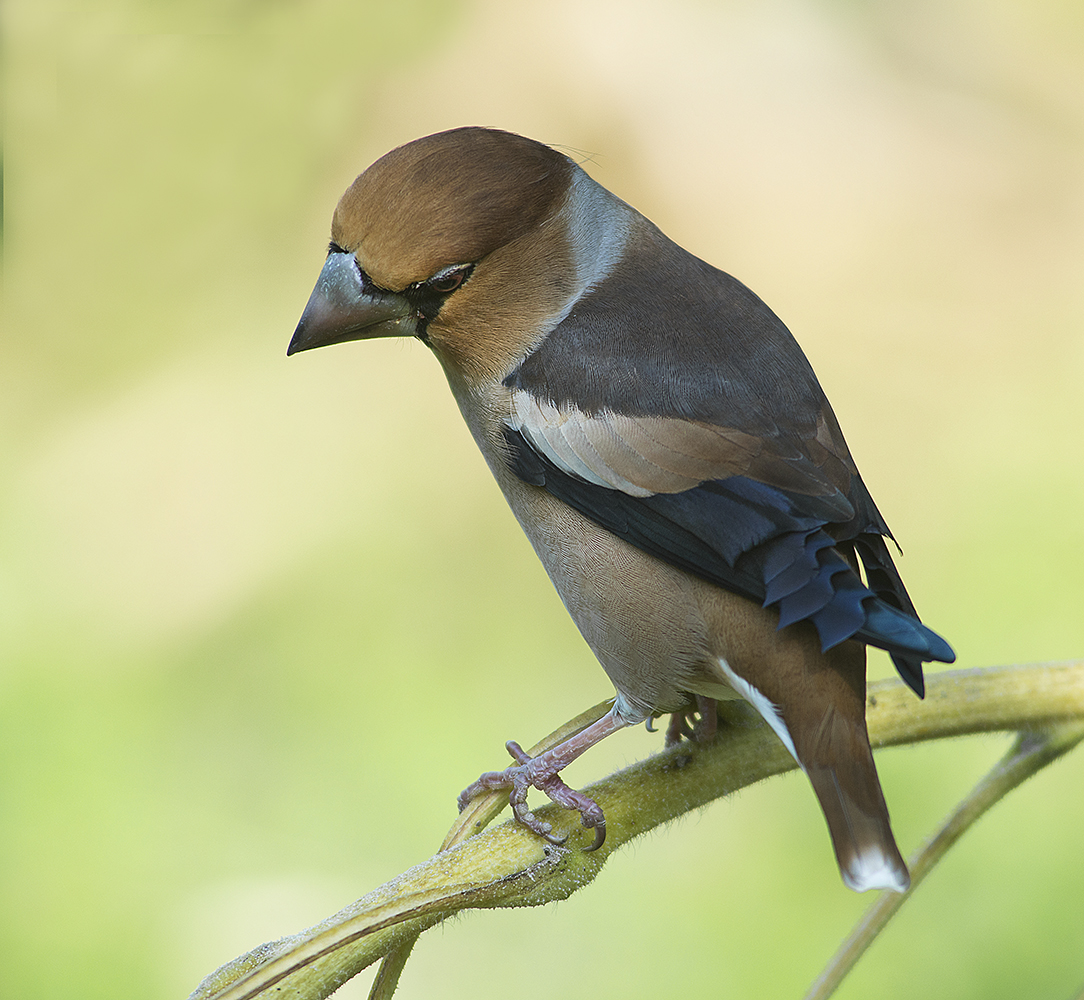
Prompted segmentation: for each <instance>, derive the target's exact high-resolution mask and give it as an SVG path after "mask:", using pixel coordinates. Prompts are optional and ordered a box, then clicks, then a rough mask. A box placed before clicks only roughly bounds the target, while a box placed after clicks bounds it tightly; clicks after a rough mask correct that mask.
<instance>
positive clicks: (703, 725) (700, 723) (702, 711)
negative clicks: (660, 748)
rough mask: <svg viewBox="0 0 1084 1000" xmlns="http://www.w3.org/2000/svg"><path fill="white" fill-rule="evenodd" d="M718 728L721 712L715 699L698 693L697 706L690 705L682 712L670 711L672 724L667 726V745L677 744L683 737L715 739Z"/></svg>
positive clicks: (704, 739)
mask: <svg viewBox="0 0 1084 1000" xmlns="http://www.w3.org/2000/svg"><path fill="white" fill-rule="evenodd" d="M718 729H719V713H718V711H717V710H716V702H715V699H714V698H705V697H704V696H703V695H700V694H698V695H696V705H695V707H693V706H690V707H689V708H687V709H683V710H682V711H680V712H671V713H670V724H669V725H668V726H667V727H666V746H668V747H672V746H675V745H676V744H678V743H680V742H681V741H682V740H683V739H685V740H695V741H696V742H697V743H707V742H709V741H710V740H713V739H715V734H716V732H718Z"/></svg>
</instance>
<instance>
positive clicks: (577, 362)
mask: <svg viewBox="0 0 1084 1000" xmlns="http://www.w3.org/2000/svg"><path fill="white" fill-rule="evenodd" d="M671 246H673V245H672V244H671ZM656 249H657V248H656ZM674 250H676V251H678V252H680V253H682V254H684V251H680V248H676V247H675V248H674ZM658 257H659V254H658V253H657V252H656V253H655V254H654V259H658ZM691 260H692V261H695V262H696V264H697V265H699V267H700V269H701V275H702V278H703V280H702V281H701V282H699V283H697V285H696V286H695V287H693V288H691V289H690V288H688V287H686V289H685V291H684V293H683V295H682V296H681V301H682V303H683V306H685V307H687V309H686V312H685V314H684V315H685V318H684V319H683V318H681V317H677V318H676V319H675V316H674V314H673V310H672V308H671V307H666V308H664V309H660V308H659V307H658V306H657V304H656V305H655V308H654V309H653V308H652V305H653V303H657V299H650V298H649V299H647V300H644V302H643V304H642V306H641V307H640V308H633V309H632V310H628V309H623V310H621V317H620V323H621V326H620V327H617V326H616V325H615V323H616V321H615V320H614V318H613V317H608V316H607V315H606V311H607V310H608V308H609V306H608V305H606V303H607V302H610V301H612V300H613V298H614V296H615V294H616V296H617V297H618V298H620V297H621V295H622V293H623V292H624V291H627V292H628V294H629V295H631V296H632V297H633V299H634V301H633V302H632V305H633V306H635V305H636V302H635V298H636V294H637V290H636V289H635V288H633V287H629V288H628V289H624V290H623V289H621V288H620V287H617V288H614V287H611V288H609V289H603V290H605V291H606V292H607V294H606V295H605V296H604V297H603V299H604V301H603V302H602V304H601V306H600V305H599V303H598V302H593V301H592V299H593V298H594V296H592V295H588V296H586V297H585V298H584V299H583V300H581V302H580V303H579V304H577V306H576V307H575V308H574V309H573V310H572V311H571V313H570V314H569V316H568V317H567V318H566V319H565V320H564V321H563V322H562V323H561V324H560V325H558V326H557V328H556V329H555V330H554V331H553V332H552V333H551V334H550V335H549V337H547V338H546V340H544V341H543V343H542V345H541V346H540V347H539V348H538V349H537V350H536V351H535V352H534V353H533V354H531V355H529V356H528V357H527V358H526V359H525V360H524V362H523V363H522V364H521V365H520V366H519V367H518V368H517V369H516V371H514V372H513V373H512V374H511V375H509V377H508V378H507V379H506V380H505V385H506V387H507V388H508V389H509V390H510V392H511V414H510V418H509V420H508V423H507V427H506V430H505V438H506V441H507V444H508V450H509V461H510V464H511V465H512V467H513V469H514V470H515V472H516V473H517V475H519V476H520V478H522V479H523V480H525V481H527V482H529V483H533V484H535V485H537V486H541V487H543V488H544V489H546V490H547V491H549V492H550V493H551V494H553V495H554V496H556V497H558V498H559V499H561V500H563V501H564V502H565V503H568V504H569V505H570V506H572V507H574V508H576V509H577V510H579V511H580V512H581V513H582V514H584V515H585V516H587V517H589V518H590V519H591V520H593V521H595V522H596V523H598V524H600V525H602V526H603V527H605V528H607V529H608V530H610V531H612V532H613V533H614V534H616V535H618V536H620V537H622V538H624V539H625V540H626V541H628V542H630V543H631V544H633V545H636V546H638V547H639V548H641V549H644V550H645V551H647V552H650V553H651V554H652V555H655V556H657V557H658V558H660V559H663V560H665V561H666V562H669V563H671V564H673V565H676V566H679V567H681V568H683V569H686V570H688V571H690V572H692V573H695V574H697V575H699V576H701V577H704V578H705V579H708V580H710V581H712V582H713V583H716V584H718V585H719V586H722V587H725V588H727V589H729V590H732V591H735V592H737V593H740V594H742V595H744V596H746V597H748V598H750V599H752V600H755V601H757V602H759V603H762V604H764V605H765V606H775V607H777V608H778V610H779V614H780V626H781V627H782V626H785V625H788V624H791V623H793V622H797V621H802V620H810V621H812V623H813V624H814V625H815V626H816V628H817V630H818V632H819V634H820V638H821V643H822V645H823V647H824V648H825V649H827V648H830V647H832V646H834V645H836V644H838V643H839V642H842V641H843V640H844V639H847V638H851V637H852V636H853V637H855V638H858V639H861V640H862V641H865V642H868V643H872V644H874V645H877V646H881V647H882V648H885V649H887V650H889V652H891V653H892V654H893V658H894V660H895V661H896V665H897V667H898V668H899V670H900V673H901V675H902V676H903V677H904V679H905V680H906V681H907V682H908V683H909V684H910V685H911V686H912V687H913V688H914V689H915V690H916V691H919V692H921V689H922V671H921V663H922V661H923V660H930V659H939V660H951V659H952V651H951V649H949V647H948V645H947V644H946V643H945V642H944V640H942V639H941V638H940V637H939V636H937V635H936V634H935V633H933V632H931V631H930V630H929V629H927V628H926V627H925V626H923V625H922V624H921V623H920V622H919V621H918V617H917V615H916V614H915V612H914V607H913V605H912V604H911V602H910V599H909V598H908V596H907V592H906V590H905V589H904V587H903V584H902V581H901V580H900V578H899V575H898V573H896V570H895V567H894V565H893V564H892V559H891V556H890V555H889V553H888V549H887V547H886V546H885V544H884V538H883V536H888V535H889V532H888V527H887V525H886V524H885V523H884V521H883V519H882V518H881V516H880V514H879V513H878V512H877V508H876V506H875V505H874V503H873V501H872V499H871V498H870V496H869V493H868V492H867V491H866V489H865V486H864V485H863V484H862V480H861V477H860V476H859V475H858V471H857V469H856V468H855V465H854V462H853V461H852V459H851V456H850V453H849V451H848V449H847V445H846V442H845V441H844V439H843V435H842V433H841V432H840V431H839V427H838V424H837V423H836V420H835V417H834V415H833V414H832V410H831V407H830V406H829V404H828V402H827V399H826V398H825V397H824V394H823V392H822V391H821V389H820V386H819V384H818V383H817V381H816V377H815V376H814V375H813V372H812V369H811V368H810V367H809V364H808V362H807V361H806V360H805V357H804V355H803V354H802V353H801V350H800V349H799V348H798V346H797V344H796V343H795V342H794V340H793V338H792V337H791V336H790V334H789V332H788V331H787V330H786V328H785V327H784V326H783V324H782V323H781V322H780V321H779V320H778V319H777V318H776V317H775V315H774V314H773V313H772V312H771V311H770V310H769V309H768V307H767V306H765V305H764V304H763V303H762V302H761V301H760V300H759V299H758V298H757V297H756V296H755V295H753V293H752V292H749V291H748V289H745V287H744V286H742V285H741V284H740V283H739V282H737V281H735V279H733V278H731V277H730V276H729V275H725V274H723V273H722V272H718V271H715V270H714V269H712V268H709V267H708V265H706V264H703V262H700V261H697V260H696V258H691ZM686 270H687V269H686ZM614 280H615V279H614V278H610V279H607V282H613V281H614ZM616 281H617V282H618V285H620V282H621V275H620V273H619V274H618V275H617V276H616ZM705 299H707V300H710V301H709V302H707V303H705V302H704V301H703V300H705ZM625 304H626V306H627V305H629V303H628V302H626V303H625ZM712 309H713V310H714V313H712V312H710V311H709V310H712ZM630 315H631V316H633V317H635V318H634V319H633V320H632V321H630V320H629V319H628V317H629V316H630ZM690 315H691V316H692V317H693V319H692V321H689V319H688V317H689V316H690ZM735 315H737V316H738V318H739V319H740V320H741V321H742V322H740V323H736V322H735V321H734V317H735ZM713 316H714V317H716V318H715V319H714V320H713V318H712V317H713ZM675 322H677V323H679V324H684V326H683V328H682V329H681V330H680V336H678V335H676V332H675V329H674V324H675ZM889 537H890V536H889ZM856 550H857V553H858V555H859V556H860V557H861V558H862V560H863V562H864V563H865V564H866V567H867V569H866V575H867V582H868V583H869V586H867V584H866V583H863V581H862V580H861V578H860V577H859V575H858V573H857V560H856V559H855V557H854V553H855V551H856Z"/></svg>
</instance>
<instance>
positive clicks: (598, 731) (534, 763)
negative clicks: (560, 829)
mask: <svg viewBox="0 0 1084 1000" xmlns="http://www.w3.org/2000/svg"><path fill="white" fill-rule="evenodd" d="M627 724H628V723H626V722H625V721H624V720H623V719H622V718H621V716H620V715H618V714H617V713H616V711H610V712H607V713H606V715H604V716H603V717H602V718H601V719H599V720H598V721H597V722H593V723H591V725H589V726H588V727H587V728H586V729H582V730H580V732H578V733H576V734H575V735H574V736H571V737H569V738H568V739H567V740H565V741H564V742H563V743H559V744H558V745H557V746H555V747H553V748H552V749H550V750H547V751H546V752H545V753H541V754H539V755H538V756H537V757H531V756H530V755H529V754H527V753H526V752H525V751H524V750H523V748H522V747H521V746H520V745H519V744H518V743H515V742H512V741H511V740H510V741H509V742H508V743H507V744H505V745H506V746H507V748H508V752H509V753H510V754H511V755H512V757H513V758H514V759H515V761H516V763H515V764H513V765H512V766H511V767H506V768H505V769H504V770H503V771H488V772H486V773H485V774H483V775H482V776H481V777H480V778H479V779H478V780H477V781H476V782H474V784H472V785H470V786H468V787H467V788H465V789H463V791H462V792H461V793H460V796H459V811H460V812H462V811H463V810H464V809H465V808H466V807H467V803H468V802H470V800H471V799H473V798H474V796H476V795H478V794H480V793H481V792H489V791H493V790H494V789H499V788H507V789H509V795H508V801H509V804H510V805H511V806H512V814H513V815H514V816H515V818H516V820H517V822H519V823H522V824H523V825H524V826H525V827H527V829H528V830H531V831H533V832H534V833H537V834H538V835H539V836H540V837H545V838H546V840H548V841H549V842H550V843H551V844H563V843H564V842H565V839H566V838H564V837H558V836H556V835H555V834H554V833H553V827H552V825H551V824H549V823H547V822H545V820H540V819H539V818H538V817H537V816H535V814H534V813H533V812H531V810H530V808H529V807H528V805H527V791H528V789H530V788H537V789H538V790H539V791H540V792H544V793H545V794H546V795H548V796H549V797H550V798H551V799H552V800H553V801H554V802H556V803H557V805H559V806H563V807H564V808H565V809H575V810H576V812H578V813H579V814H580V818H581V819H582V820H583V825H584V826H585V827H587V828H588V829H589V830H594V831H595V842H594V843H593V844H592V845H591V846H590V847H588V848H587V850H589V851H597V850H598V849H599V848H600V847H601V846H602V845H603V843H604V842H605V840H606V817H605V816H604V815H603V813H602V807H601V806H600V805H599V804H598V803H597V802H596V801H595V800H594V799H592V798H591V797H590V796H587V795H584V794H583V792H578V791H576V790H575V789H574V788H569V787H568V785H566V784H565V783H564V782H563V781H562V780H561V777H560V772H561V770H562V769H563V768H565V767H566V766H568V764H569V763H571V762H572V761H573V760H575V759H576V758H577V757H578V756H579V755H580V754H581V753H583V752H584V751H585V750H587V749H588V748H589V747H592V746H594V745H595V744H596V743H598V741H599V740H601V739H603V738H604V737H606V736H609V735H610V733H614V732H616V731H617V730H618V729H622V728H624V727H625V726H626V725H627Z"/></svg>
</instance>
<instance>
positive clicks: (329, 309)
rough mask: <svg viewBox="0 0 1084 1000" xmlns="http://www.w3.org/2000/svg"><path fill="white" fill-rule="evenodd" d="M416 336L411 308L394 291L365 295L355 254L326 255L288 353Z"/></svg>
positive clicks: (367, 293)
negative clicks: (346, 342)
mask: <svg viewBox="0 0 1084 1000" xmlns="http://www.w3.org/2000/svg"><path fill="white" fill-rule="evenodd" d="M412 336H414V315H413V310H412V309H411V307H410V303H408V302H407V301H406V299H404V298H403V297H402V296H401V295H397V294H395V293H394V292H372V291H366V290H365V288H364V286H363V285H362V281H361V273H360V271H359V270H358V266H357V262H356V261H355V259H354V255H353V254H350V253H332V254H329V255H328V258H327V261H326V262H325V263H324V268H323V270H322V271H321V272H320V277H319V278H317V279H316V287H315V288H314V289H313V290H312V295H310V296H309V301H308V304H307V305H306V306H305V311H304V312H303V313H302V314H301V321H300V322H299V323H298V324H297V329H296V330H294V335H293V337H292V338H291V340H290V346H289V348H288V349H287V351H286V353H287V354H288V355H289V354H297V352H298V351H307V350H309V349H310V348H313V347H326V346H327V345H328V344H341V343H343V342H344V341H347V340H367V339H369V338H371V337H412Z"/></svg>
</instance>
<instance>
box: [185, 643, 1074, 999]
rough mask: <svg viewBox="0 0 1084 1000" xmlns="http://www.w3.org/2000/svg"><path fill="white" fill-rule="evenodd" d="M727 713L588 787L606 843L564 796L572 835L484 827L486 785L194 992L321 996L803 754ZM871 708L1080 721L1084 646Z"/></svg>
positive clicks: (1028, 721) (931, 732)
mask: <svg viewBox="0 0 1084 1000" xmlns="http://www.w3.org/2000/svg"><path fill="white" fill-rule="evenodd" d="M607 708H608V705H603V706H597V707H596V709H594V710H592V711H591V712H587V713H585V714H584V716H581V717H580V718H579V719H576V720H573V722H572V723H570V724H569V725H568V726H567V727H562V730H560V731H558V733H557V734H554V737H560V738H564V737H563V736H560V734H561V733H564V734H568V733H570V732H572V731H574V730H575V728H576V727H577V726H580V727H582V726H583V725H586V724H589V723H590V722H591V721H593V718H598V715H596V714H593V713H595V712H599V714H601V712H603V711H605V710H606V709H607ZM721 715H722V723H723V724H722V726H721V728H720V738H718V739H716V740H715V741H713V742H711V743H707V744H688V743H683V744H681V745H679V746H676V747H672V748H670V749H669V750H665V751H663V752H661V753H658V754H655V755H654V756H652V757H649V758H648V759H647V760H645V761H642V762H640V763H639V764H636V765H634V766H632V767H629V768H626V769H625V770H623V771H620V772H618V773H617V774H614V775H611V776H610V777H608V778H606V779H604V780H603V781H601V782H598V783H597V784H595V785H593V786H591V787H590V788H587V789H585V791H586V793H587V794H588V795H590V796H591V797H592V798H594V799H595V800H596V801H597V802H598V803H599V805H601V806H602V808H603V809H604V811H605V813H606V829H607V837H606V843H605V845H604V846H603V847H602V848H600V849H599V850H597V851H594V852H591V853H587V852H585V851H584V850H583V848H584V847H587V846H589V844H590V843H591V842H592V841H593V839H594V838H593V834H592V833H591V832H589V831H585V830H584V829H583V827H582V826H581V825H580V824H579V817H578V815H576V814H574V813H569V812H568V811H566V810H563V809H559V808H557V807H556V806H547V807H544V808H542V809H538V810H536V815H538V816H540V817H543V818H545V819H546V820H548V821H549V822H550V823H552V824H553V828H554V832H555V833H556V834H557V835H558V836H562V835H567V836H568V841H567V844H566V845H564V846H562V847H554V846H553V845H551V844H548V843H546V842H545V841H543V840H542V839H541V838H539V837H536V836H535V835H533V834H531V833H529V832H528V831H526V830H525V829H524V828H523V827H521V826H518V825H517V824H515V823H512V822H508V823H504V824H501V825H500V826H497V827H494V828H493V829H490V830H486V831H485V832H484V833H481V835H477V836H476V835H475V834H477V833H478V831H480V830H481V829H482V827H483V826H484V825H485V823H487V822H489V820H490V819H491V818H492V816H493V815H495V814H496V812H499V810H500V808H503V805H504V802H503V799H504V797H503V796H500V795H497V796H495V797H492V800H491V797H489V796H487V797H484V798H480V799H479V800H478V801H477V802H475V803H472V804H471V806H470V807H469V808H468V809H467V810H465V811H464V812H463V814H462V815H461V816H460V818H459V820H458V821H457V823H456V825H455V827H453V830H452V832H451V833H450V834H449V837H448V838H447V839H446V841H445V848H446V849H444V850H442V851H441V852H439V853H438V854H436V855H435V856H434V857H432V858H430V859H429V861H427V862H425V863H423V864H421V865H418V866H417V867H416V868H412V869H411V870H410V871H407V872H404V873H403V874H402V875H400V876H399V877H398V878H396V879H393V880H392V881H391V882H388V883H387V884H386V885H384V886H381V887H380V888H379V889H377V890H375V891H373V892H371V893H369V894H368V895H367V896H365V897H363V898H362V899H360V900H358V901H357V902H356V903H354V904H352V905H351V906H348V907H346V908H345V909H344V910H342V911H340V912H339V913H337V914H334V915H333V916H331V917H328V918H327V919H326V920H324V921H323V922H322V923H320V924H318V925H317V926H315V927H313V928H310V929H309V930H308V931H304V932H302V933H301V934H297V935H294V936H293V937H290V938H286V939H283V940H281V941H277V942H272V943H270V944H267V945H264V946H262V947H260V948H257V949H255V950H254V951H252V952H250V953H248V954H247V955H243V956H241V957H240V958H238V959H235V960H234V961H233V962H230V963H228V964H227V965H225V966H223V967H222V968H221V969H219V970H218V971H217V972H215V973H214V974H213V975H211V976H209V977H208V978H207V979H206V980H205V981H204V982H203V983H201V984H200V986H199V987H198V988H197V989H196V991H195V992H194V993H193V994H192V997H191V998H190V1000H252V998H255V997H257V996H260V995H261V994H263V993H264V992H265V991H272V992H273V995H274V996H275V997H276V1000H283V998H286V997H293V998H295V1000H302V998H303V1000H320V998H323V997H326V996H328V995H329V994H330V993H331V992H333V991H334V990H335V989H337V988H338V987H339V986H341V985H342V984H343V983H344V982H345V981H346V980H347V979H349V978H350V977H352V976H354V975H356V974H357V973H358V972H360V971H361V970H362V969H363V968H365V967H367V966H368V965H370V964H372V963H373V962H375V961H378V960H380V959H381V958H383V957H384V956H390V955H392V954H393V953H394V952H396V951H397V949H406V948H407V946H408V945H412V944H413V941H414V940H415V939H416V937H417V935H418V934H420V933H421V932H422V931H424V930H426V929H427V928H429V927H432V926H433V925H435V924H437V923H440V921H442V920H444V919H445V918H446V917H448V916H450V915H452V914H453V913H457V912H459V911H461V910H464V909H469V908H472V907H496V906H537V905H540V904H542V903H547V902H552V901H555V900H558V899H565V898H567V897H568V896H569V895H571V893H573V892H575V891H576V890H577V889H579V888H582V887H583V886H584V885H586V884H587V883H588V882H590V881H591V880H592V879H593V878H594V877H595V875H596V874H597V873H598V871H599V870H600V869H601V867H602V865H603V864H604V862H605V861H606V859H607V858H608V857H609V855H610V854H611V853H612V852H613V851H615V850H617V849H619V848H620V847H621V846H622V845H624V844H625V843H627V842H628V841H629V840H631V839H633V838H635V837H637V836H639V835H640V834H642V833H644V832H646V831H648V830H651V829H653V828H654V827H656V826H659V825H660V824H663V823H667V822H669V821H671V820H673V819H675V818H676V817H678V816H680V815H682V814H683V813H686V812H689V811H691V810H693V809H697V808H699V807H700V806H703V805H705V804H706V803H708V802H710V801H712V800H713V799H716V798H719V797H720V796H722V795H726V794H729V793H730V792H732V791H735V790H737V789H738V788H742V787H744V786H746V785H749V784H752V783H753V782H755V781H759V780H761V779H763V778H767V777H770V776H771V775H773V774H778V773H780V772H782V771H786V770H789V769H791V768H792V767H794V766H795V765H794V761H793V758H791V757H790V755H789V754H788V753H787V752H786V750H785V749H784V748H783V746H782V744H781V743H780V742H779V740H778V739H776V738H775V736H774V735H773V734H772V732H771V731H770V730H769V729H768V727H767V726H766V725H764V724H763V723H762V722H761V721H760V719H759V717H757V716H756V715H755V713H754V712H753V710H752V709H751V708H749V707H748V706H746V705H744V703H742V702H728V703H725V704H723V705H722V706H721ZM585 719H586V721H584V720H585ZM867 722H868V725H869V730H870V737H871V741H872V742H873V744H874V746H888V745H898V744H901V743H909V742H918V741H921V740H927V739H936V738H941V737H946V736H960V735H964V734H967V733H979V732H990V731H994V730H1009V731H1017V732H1024V731H1027V732H1037V731H1042V732H1046V731H1051V730H1052V727H1053V728H1057V727H1060V726H1062V725H1063V724H1069V723H1073V724H1076V725H1084V660H1082V661H1078V662H1075V663H1069V664H1047V665H1037V666H1027V667H1012V668H991V669H988V670H962V671H952V672H949V673H943V674H935V675H934V676H932V677H931V678H930V682H929V687H928V694H927V697H926V700H925V701H922V702H920V701H918V700H917V699H915V698H914V697H913V696H911V695H910V694H909V693H908V692H907V691H906V690H905V688H904V686H903V685H902V684H901V683H899V682H898V681H887V682H878V683H876V684H871V685H870V687H869V697H868V706H867ZM1066 731H1068V730H1066ZM535 749H536V750H537V748H535ZM1060 752H1064V750H1062V751H1060ZM1026 759H1029V760H1035V759H1037V758H1033V757H1028V758H1026ZM1021 780H1022V779H1021ZM920 860H921V859H920ZM923 873H924V872H923ZM916 881H917V880H916ZM405 960H406V953H405V952H404V953H402V955H401V960H400V959H396V960H394V964H389V966H388V967H387V971H386V974H383V975H382V976H381V977H380V979H381V980H382V982H383V983H384V985H382V986H380V987H379V988H381V989H384V990H385V992H384V993H383V994H377V995H378V996H381V997H382V1000H385V998H387V997H390V995H391V993H390V992H389V990H393V989H394V985H395V982H396V980H397V978H398V971H399V969H401V962H403V961H405ZM396 965H398V966H399V969H397V968H396ZM269 995H270V994H269Z"/></svg>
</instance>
